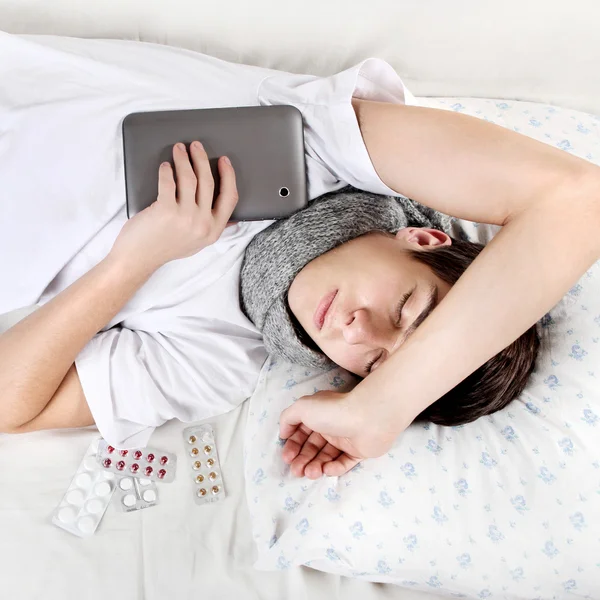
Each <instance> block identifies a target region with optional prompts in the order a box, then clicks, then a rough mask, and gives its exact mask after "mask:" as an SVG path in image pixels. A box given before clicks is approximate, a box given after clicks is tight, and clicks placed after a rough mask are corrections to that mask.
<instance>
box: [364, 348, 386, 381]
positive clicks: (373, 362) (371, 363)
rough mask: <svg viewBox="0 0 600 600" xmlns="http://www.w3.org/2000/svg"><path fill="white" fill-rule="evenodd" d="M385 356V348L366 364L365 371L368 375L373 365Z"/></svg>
mask: <svg viewBox="0 0 600 600" xmlns="http://www.w3.org/2000/svg"><path fill="white" fill-rule="evenodd" d="M382 356H383V350H382V351H381V352H380V353H379V354H378V355H377V356H376V357H375V358H374V359H373V360H370V361H369V362H368V363H367V364H366V365H365V372H366V373H367V375H368V374H369V373H370V372H371V369H372V368H373V365H374V364H375V363H376V362H377V361H378V360H379V359H380V358H381V357H382Z"/></svg>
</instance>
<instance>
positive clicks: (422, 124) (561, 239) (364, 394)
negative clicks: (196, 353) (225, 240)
mask: <svg viewBox="0 0 600 600" xmlns="http://www.w3.org/2000/svg"><path fill="white" fill-rule="evenodd" d="M354 107H355V111H356V113H357V116H358V119H359V123H360V126H361V131H362V135H363V138H364V141H365V144H366V146H367V150H368V152H369V155H370V157H371V160H372V162H373V165H374V167H375V169H376V171H377V173H378V174H379V176H380V177H381V179H382V180H383V181H384V182H385V183H386V184H387V185H388V186H389V187H391V188H392V189H394V190H396V191H397V192H399V193H401V194H404V195H406V196H408V197H410V198H413V199H415V200H417V201H419V202H421V203H422V204H424V205H426V206H429V207H431V208H434V209H437V210H439V211H442V212H445V213H447V214H450V215H453V216H457V217H462V218H466V219H470V220H473V221H481V222H487V223H495V224H499V225H504V227H503V229H502V230H501V232H500V233H499V234H498V235H497V236H496V237H495V238H494V240H493V241H492V242H491V243H490V244H489V245H488V246H487V247H486V248H485V249H484V250H483V251H482V252H481V254H480V255H479V256H478V258H477V259H476V260H475V261H474V262H473V263H472V265H471V266H470V267H469V268H468V269H467V270H466V272H465V273H464V275H463V276H462V277H461V278H460V280H459V281H458V282H457V283H456V284H455V285H454V286H453V288H452V290H451V291H450V292H449V293H448V294H447V296H446V297H445V298H444V300H443V301H442V302H441V303H440V304H439V306H438V307H436V309H435V310H434V311H433V312H432V314H431V315H430V316H429V317H428V318H427V319H426V320H425V321H424V322H423V324H422V325H421V326H420V327H419V328H418V329H417V330H416V332H415V333H414V334H413V335H412V336H411V337H410V338H409V339H408V341H406V342H405V343H404V344H403V345H402V346H401V347H400V348H399V349H398V350H397V351H396V352H395V353H394V354H393V355H391V356H390V357H389V358H388V359H387V360H386V361H385V363H384V364H383V365H382V366H381V367H379V368H378V369H377V370H376V371H375V372H374V373H373V374H371V375H369V377H367V378H366V379H365V380H364V381H362V382H361V383H360V384H359V385H358V386H357V387H356V388H355V389H354V390H353V391H352V392H350V393H349V394H347V395H336V394H322V395H321V396H320V397H315V398H311V397H307V398H306V399H302V401H298V402H296V403H295V404H294V405H293V406H292V407H290V408H289V409H287V410H286V411H285V412H284V413H283V414H282V417H281V421H280V422H281V436H282V437H283V438H289V439H290V442H289V444H288V446H286V448H284V457H285V458H286V460H287V461H288V462H291V461H292V460H294V457H295V456H296V455H297V454H298V452H304V454H305V456H306V454H307V449H306V447H304V448H303V445H304V443H305V441H306V439H307V434H306V432H307V431H308V432H310V431H315V432H318V433H320V434H322V435H323V436H324V440H327V441H328V442H329V445H328V446H327V450H328V452H329V454H331V456H332V457H333V458H332V459H331V460H330V461H329V462H330V464H329V465H326V467H323V470H324V472H325V473H326V474H328V475H340V474H341V473H343V472H344V471H345V470H347V469H348V468H349V467H351V466H352V465H353V464H355V463H356V460H357V459H359V458H360V457H366V456H379V455H381V454H383V453H384V452H386V451H387V450H388V449H389V447H390V445H391V444H392V442H393V440H394V439H395V438H396V436H397V435H398V434H399V433H400V432H401V431H403V430H404V428H405V427H407V426H408V425H409V424H410V423H411V422H412V420H413V419H414V418H415V417H416V416H417V415H418V414H419V413H421V412H422V411H423V410H424V409H425V408H426V407H427V406H429V405H430V404H432V403H433V402H435V401H436V400H437V399H438V398H440V397H441V396H443V395H444V394H445V393H446V392H448V391H449V390H450V389H452V388H453V387H454V386H455V385H457V384H458V383H459V382H460V381H462V380H463V379H464V378H465V377H466V376H467V375H469V374H470V373H472V372H473V371H475V370H476V369H477V368H478V367H479V366H481V365H482V364H483V363H484V362H485V361H486V360H488V359H489V358H490V357H492V356H493V355H494V354H496V353H498V352H499V351H501V350H502V349H503V348H505V347H506V346H507V345H509V344H510V343H511V342H513V341H514V340H515V339H516V338H517V337H518V336H519V335H521V334H522V333H523V332H524V331H525V330H526V329H528V328H529V327H530V326H531V325H533V324H534V323H535V322H536V321H537V320H538V319H539V318H541V317H542V316H543V315H544V314H545V313H546V312H547V311H548V310H549V309H550V308H551V307H552V306H554V305H555V304H556V302H558V301H559V300H560V298H561V297H562V296H563V295H564V294H565V293H566V292H567V291H568V289H569V288H570V287H571V286H572V285H573V284H574V283H575V282H576V281H577V280H578V279H579V278H580V277H581V275H582V274H583V273H584V272H585V271H586V269H587V268H589V266H590V265H592V264H593V263H594V262H595V261H596V260H598V258H599V257H600V236H599V235H598V233H597V232H598V230H599V229H600V168H598V167H597V166H595V165H592V164H590V163H588V162H586V161H584V160H581V159H578V158H576V157H574V156H571V155H569V154H567V153H565V152H562V151H560V150H557V149H555V148H551V147H550V146H547V145H545V144H542V143H540V142H537V141H534V140H531V139H529V138H527V137H525V136H523V135H520V134H516V133H514V132H511V131H509V130H506V129H503V128H501V127H498V126H495V125H492V124H490V123H487V122H485V121H482V120H479V119H476V118H473V117H468V116H465V115H461V114H457V113H453V112H449V111H442V110H436V109H430V108H420V107H408V106H398V105H391V104H384V103H378V102H369V101H362V100H356V101H354ZM432 374H435V376H433V377H432ZM303 429H304V430H303ZM302 430H303V431H302ZM323 443H324V441H323ZM332 446H334V447H335V448H337V449H341V450H343V451H344V452H345V454H344V455H342V456H341V457H340V458H337V459H336V458H335V457H336V454H335V453H334V452H333V451H332V450H331V447H332ZM301 449H302V450H301ZM313 456H314V455H313ZM305 462H306V459H304V463H305ZM315 462H319V459H318V458H317V460H316V461H315ZM322 462H323V461H322V460H321V463H322ZM311 470H312V469H311ZM314 472H315V473H316V474H317V475H318V474H320V472H321V468H320V466H319V467H318V468H317V469H316V470H315V471H314Z"/></svg>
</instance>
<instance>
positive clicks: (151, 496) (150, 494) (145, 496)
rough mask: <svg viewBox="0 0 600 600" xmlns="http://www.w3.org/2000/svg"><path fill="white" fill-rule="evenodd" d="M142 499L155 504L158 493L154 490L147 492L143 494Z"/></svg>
mask: <svg viewBox="0 0 600 600" xmlns="http://www.w3.org/2000/svg"><path fill="white" fill-rule="evenodd" d="M142 498H143V499H144V500H145V501H146V502H154V501H155V500H156V492H155V491H154V490H145V491H144V493H143V494H142Z"/></svg>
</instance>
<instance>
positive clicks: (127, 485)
mask: <svg viewBox="0 0 600 600" xmlns="http://www.w3.org/2000/svg"><path fill="white" fill-rule="evenodd" d="M119 487H120V488H121V489H122V490H125V491H127V490H130V489H131V488H132V487H133V479H131V478H130V477H123V479H121V481H119Z"/></svg>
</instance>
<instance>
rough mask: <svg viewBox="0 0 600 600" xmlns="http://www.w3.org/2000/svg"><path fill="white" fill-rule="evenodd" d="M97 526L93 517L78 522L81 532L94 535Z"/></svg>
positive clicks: (83, 518)
mask: <svg viewBox="0 0 600 600" xmlns="http://www.w3.org/2000/svg"><path fill="white" fill-rule="evenodd" d="M95 525H96V521H94V519H92V517H82V518H81V519H79V521H77V527H78V529H79V531H82V532H83V533H92V532H93V531H94V526H95Z"/></svg>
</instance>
